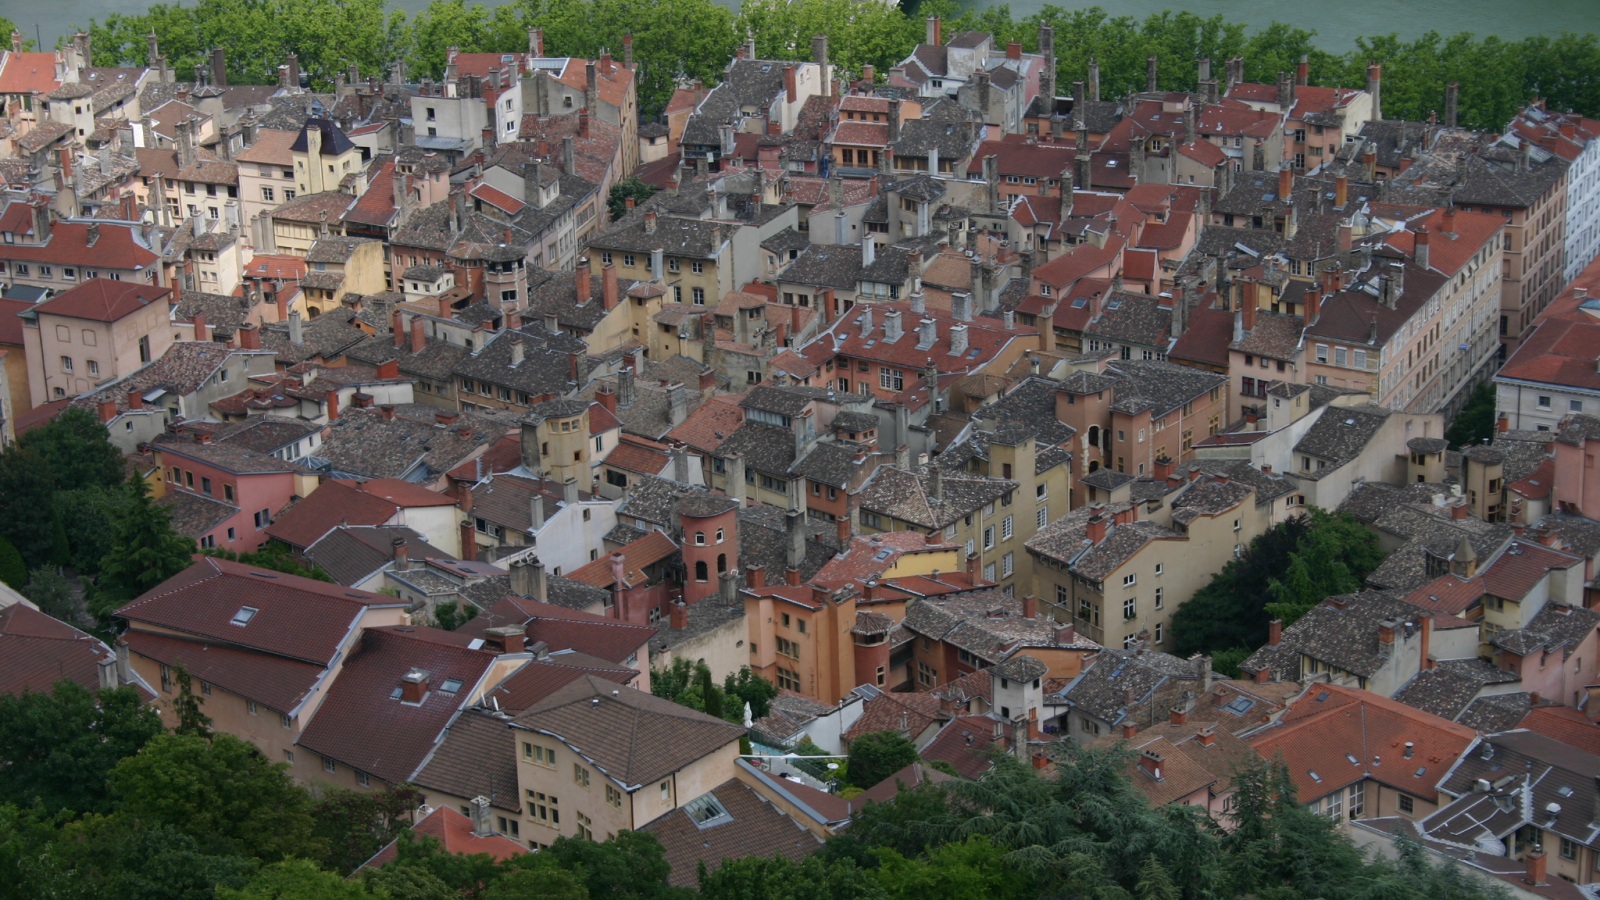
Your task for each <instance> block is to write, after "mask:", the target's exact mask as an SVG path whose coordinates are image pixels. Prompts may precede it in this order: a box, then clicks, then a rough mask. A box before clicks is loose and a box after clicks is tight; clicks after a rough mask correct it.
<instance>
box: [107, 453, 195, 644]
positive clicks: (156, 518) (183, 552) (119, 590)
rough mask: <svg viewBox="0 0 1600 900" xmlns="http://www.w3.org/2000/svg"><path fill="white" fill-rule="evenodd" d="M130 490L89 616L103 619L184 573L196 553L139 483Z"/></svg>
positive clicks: (140, 481) (192, 545) (146, 488)
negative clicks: (174, 529)
mask: <svg viewBox="0 0 1600 900" xmlns="http://www.w3.org/2000/svg"><path fill="white" fill-rule="evenodd" d="M129 485H130V487H129V488H128V490H129V491H130V496H129V503H128V505H127V506H126V507H125V508H124V509H123V510H122V511H121V513H119V514H118V516H117V518H116V521H115V522H114V523H113V526H112V533H111V549H110V550H109V551H107V552H106V555H105V556H104V557H103V558H102V559H101V560H100V577H99V578H98V579H97V580H96V581H95V590H94V593H93V596H92V602H91V604H90V612H92V613H94V614H95V615H97V616H100V617H102V618H106V617H109V616H110V615H111V614H112V613H113V612H115V611H116V610H117V609H118V608H119V607H121V606H122V605H123V604H125V603H127V602H128V601H130V600H132V599H134V598H135V597H138V596H139V595H140V594H143V593H144V592H145V591H148V590H150V589H151V588H153V587H155V586H156V585H158V584H160V583H161V582H163V581H166V580H167V579H168V578H171V577H172V576H174V575H176V574H178V573H179V572H182V571H183V570H184V569H186V568H188V567H189V564H190V563H191V562H192V561H193V560H192V559H191V557H192V555H193V554H194V552H195V545H194V541H193V540H192V539H190V538H188V537H185V536H184V535H181V534H179V533H177V532H176V531H173V530H172V522H171V520H170V519H168V517H167V511H166V510H165V509H163V508H161V507H159V506H157V505H156V504H155V501H153V500H151V499H150V486H149V485H147V484H145V482H144V479H142V478H135V479H133V480H132V481H130V482H129Z"/></svg>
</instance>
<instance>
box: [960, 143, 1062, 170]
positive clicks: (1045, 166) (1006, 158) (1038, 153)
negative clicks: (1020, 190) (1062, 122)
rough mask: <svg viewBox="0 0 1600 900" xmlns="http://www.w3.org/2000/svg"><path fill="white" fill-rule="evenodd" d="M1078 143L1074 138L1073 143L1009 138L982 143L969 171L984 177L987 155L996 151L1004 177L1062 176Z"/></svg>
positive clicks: (998, 164)
mask: <svg viewBox="0 0 1600 900" xmlns="http://www.w3.org/2000/svg"><path fill="white" fill-rule="evenodd" d="M1008 137H1009V135H1008ZM1075 143H1076V142H1075V141H1074V143H1073V144H1028V143H1017V142H1015V141H1009V140H999V141H984V142H983V143H981V144H979V145H978V152H977V153H974V154H973V155H972V161H971V162H970V163H968V164H967V174H968V175H976V176H981V175H982V174H983V159H984V157H986V156H989V155H990V154H993V155H994V157H995V164H996V165H997V166H998V167H999V174H1000V175H1001V176H1007V175H1016V176H1029V177H1033V178H1060V177H1061V173H1062V172H1064V171H1066V170H1067V169H1070V168H1072V157H1073V153H1074V152H1075Z"/></svg>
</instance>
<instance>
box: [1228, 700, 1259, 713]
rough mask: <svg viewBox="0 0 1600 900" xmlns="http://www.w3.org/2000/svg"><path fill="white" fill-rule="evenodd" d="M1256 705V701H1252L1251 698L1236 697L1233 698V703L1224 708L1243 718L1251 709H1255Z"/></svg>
mask: <svg viewBox="0 0 1600 900" xmlns="http://www.w3.org/2000/svg"><path fill="white" fill-rule="evenodd" d="M1255 705H1256V702H1255V701H1254V700H1251V699H1250V698H1249V697H1235V698H1233V700H1232V701H1230V702H1229V703H1228V704H1227V705H1226V706H1224V707H1222V708H1223V709H1225V710H1227V711H1228V712H1231V713H1233V714H1234V715H1236V716H1242V715H1244V714H1245V713H1247V712H1249V711H1250V710H1251V708H1253V707H1254V706H1255Z"/></svg>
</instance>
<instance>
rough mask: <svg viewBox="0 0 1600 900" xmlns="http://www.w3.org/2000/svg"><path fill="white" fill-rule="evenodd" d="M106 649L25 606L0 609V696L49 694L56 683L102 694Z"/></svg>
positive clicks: (61, 623) (83, 634)
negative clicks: (71, 683)
mask: <svg viewBox="0 0 1600 900" xmlns="http://www.w3.org/2000/svg"><path fill="white" fill-rule="evenodd" d="M110 655H111V651H110V650H109V649H108V648H107V647H106V645H105V644H102V643H100V641H98V640H96V639H95V638H93V637H90V636H89V635H87V634H85V633H83V632H82V631H79V630H78V629H76V628H73V627H72V626H71V625H68V624H67V623H65V622H61V621H58V620H56V619H52V618H50V617H49V616H47V615H45V614H44V613H42V612H39V611H38V610H36V609H34V608H33V607H31V606H28V605H27V604H26V603H15V604H12V605H11V606H8V607H5V608H4V609H0V694H21V693H22V692H23V691H34V692H37V693H49V692H50V689H51V688H52V686H54V685H55V683H56V682H57V681H62V680H65V681H76V682H77V683H78V684H81V685H83V686H84V687H86V688H88V689H89V690H91V691H94V690H99V689H100V660H102V659H105V658H106V657H108V656H110Z"/></svg>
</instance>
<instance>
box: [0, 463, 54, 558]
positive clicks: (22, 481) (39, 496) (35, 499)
mask: <svg viewBox="0 0 1600 900" xmlns="http://www.w3.org/2000/svg"><path fill="white" fill-rule="evenodd" d="M54 481H55V476H54V475H52V474H51V472H50V464H49V463H48V462H47V461H46V460H45V458H44V456H43V455H42V454H40V452H39V449H38V448H37V447H31V446H24V445H23V444H22V442H20V441H12V442H11V443H10V444H9V445H8V446H6V447H5V448H4V449H0V537H3V538H5V539H6V540H8V541H10V542H11V545H12V546H13V547H15V548H16V549H17V552H18V553H21V554H22V561H23V563H24V564H25V566H24V568H23V570H22V578H23V579H24V580H26V578H27V571H28V569H29V568H38V567H40V566H43V565H48V564H49V563H50V562H52V559H51V557H52V556H53V555H54V547H53V546H52V543H51V540H52V537H53V533H54V532H53V529H54V527H55V526H54V518H55V513H54V507H53V506H52V505H51V500H52V495H53V493H54V491H53V489H52V487H51V485H52V484H53V483H54ZM22 583H23V582H18V586H19V587H20V586H21V584H22Z"/></svg>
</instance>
